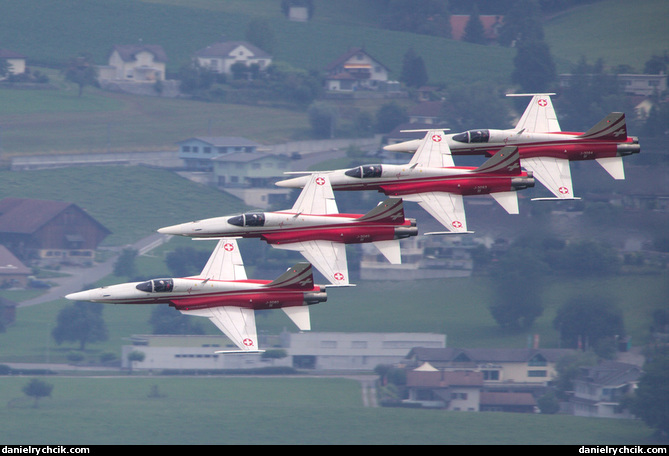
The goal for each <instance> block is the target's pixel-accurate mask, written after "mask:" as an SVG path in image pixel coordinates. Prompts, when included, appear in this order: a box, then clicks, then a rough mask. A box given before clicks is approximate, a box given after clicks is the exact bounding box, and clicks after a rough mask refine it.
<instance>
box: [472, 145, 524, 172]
mask: <svg viewBox="0 0 669 456" xmlns="http://www.w3.org/2000/svg"><path fill="white" fill-rule="evenodd" d="M476 172H478V173H501V174H520V173H521V172H522V170H521V168H520V153H519V152H518V148H517V147H515V146H505V147H503V148H502V149H500V150H499V152H497V153H496V154H495V155H493V156H492V157H490V158H489V159H488V160H487V161H486V162H485V163H483V164H482V165H481V166H479V167H478V168H477V169H476Z"/></svg>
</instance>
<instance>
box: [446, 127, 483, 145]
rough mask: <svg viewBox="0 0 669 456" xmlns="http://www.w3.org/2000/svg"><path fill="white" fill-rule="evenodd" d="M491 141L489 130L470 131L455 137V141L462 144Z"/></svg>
mask: <svg viewBox="0 0 669 456" xmlns="http://www.w3.org/2000/svg"><path fill="white" fill-rule="evenodd" d="M489 140H490V131H489V130H469V131H465V132H462V133H458V134H457V135H453V141H457V142H461V143H487V142H488V141H489Z"/></svg>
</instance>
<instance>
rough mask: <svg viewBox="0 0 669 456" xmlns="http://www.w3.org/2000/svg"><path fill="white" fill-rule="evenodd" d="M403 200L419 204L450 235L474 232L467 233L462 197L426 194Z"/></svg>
mask: <svg viewBox="0 0 669 456" xmlns="http://www.w3.org/2000/svg"><path fill="white" fill-rule="evenodd" d="M402 198H403V199H405V200H407V201H413V202H416V203H418V204H419V205H420V207H422V208H423V209H425V210H426V211H427V212H428V213H429V214H430V215H431V216H432V217H434V218H435V219H437V220H438V221H439V223H441V224H442V225H444V226H445V227H446V228H447V229H448V230H449V233H450V234H465V233H472V231H467V218H466V217H465V205H464V200H463V198H462V195H456V194H454V193H445V192H425V193H415V194H413V195H406V196H402ZM425 234H447V233H425Z"/></svg>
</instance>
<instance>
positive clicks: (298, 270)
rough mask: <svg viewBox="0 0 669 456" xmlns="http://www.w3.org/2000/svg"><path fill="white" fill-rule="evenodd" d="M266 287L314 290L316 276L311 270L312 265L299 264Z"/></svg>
mask: <svg viewBox="0 0 669 456" xmlns="http://www.w3.org/2000/svg"><path fill="white" fill-rule="evenodd" d="M266 286H267V287H268V288H294V289H299V290H313V288H314V274H313V272H312V270H311V263H297V264H296V265H295V266H293V267H292V268H288V270H287V271H286V272H284V273H283V274H281V275H280V276H279V277H278V278H277V279H275V280H274V281H272V282H271V283H269V284H267V285H266Z"/></svg>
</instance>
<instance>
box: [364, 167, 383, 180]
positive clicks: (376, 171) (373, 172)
mask: <svg viewBox="0 0 669 456" xmlns="http://www.w3.org/2000/svg"><path fill="white" fill-rule="evenodd" d="M370 177H381V165H365V166H363V167H362V178H363V179H366V178H370Z"/></svg>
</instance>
